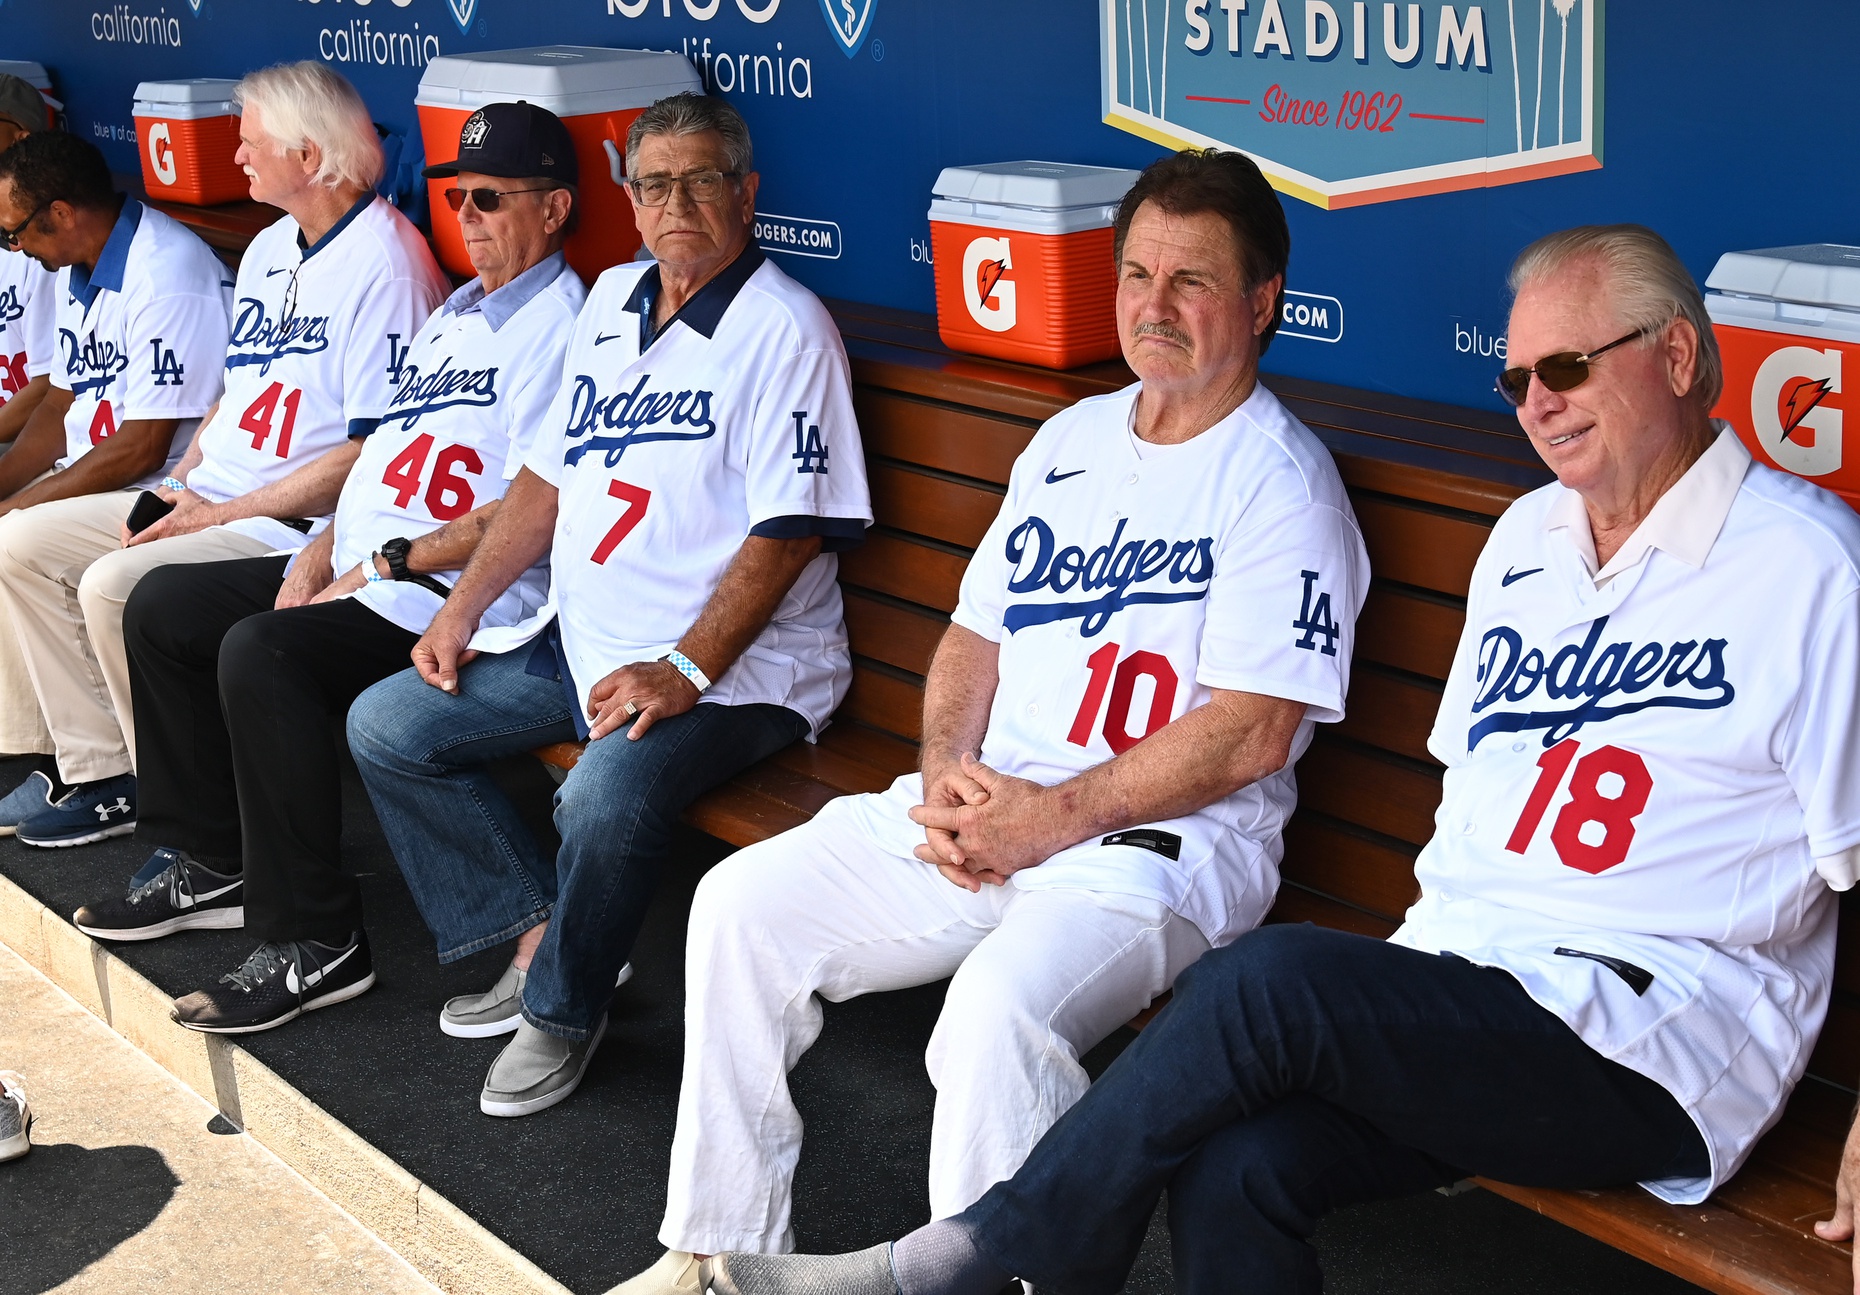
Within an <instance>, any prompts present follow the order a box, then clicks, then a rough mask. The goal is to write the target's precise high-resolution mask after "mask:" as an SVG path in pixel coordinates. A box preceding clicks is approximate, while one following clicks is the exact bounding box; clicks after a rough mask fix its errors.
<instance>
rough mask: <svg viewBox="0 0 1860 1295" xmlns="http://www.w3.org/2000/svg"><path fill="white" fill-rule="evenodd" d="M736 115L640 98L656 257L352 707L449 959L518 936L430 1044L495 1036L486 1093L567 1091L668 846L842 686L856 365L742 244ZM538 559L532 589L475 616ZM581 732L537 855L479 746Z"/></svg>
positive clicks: (801, 299) (619, 275) (514, 1106)
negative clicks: (381, 674)
mask: <svg viewBox="0 0 1860 1295" xmlns="http://www.w3.org/2000/svg"><path fill="white" fill-rule="evenodd" d="M751 167H752V158H751V154H750V141H749V132H748V129H747V127H746V126H745V125H744V124H743V120H742V118H741V117H740V116H738V115H737V113H736V111H735V110H734V109H732V108H730V107H729V106H728V105H727V104H725V103H724V102H723V101H721V100H718V99H712V98H708V97H706V96H702V95H689V94H687V95H677V96H674V97H672V98H670V99H665V100H661V101H660V102H659V103H657V104H654V105H653V106H652V107H651V108H648V109H647V110H646V111H645V112H644V113H643V114H641V115H640V117H639V118H638V119H637V120H636V121H635V123H634V125H633V127H632V129H631V131H630V132H629V133H628V137H627V175H628V176H630V177H631V179H630V180H629V181H628V191H629V193H630V194H631V196H632V199H633V205H634V211H635V216H636V219H637V221H638V225H639V230H640V234H641V236H642V237H643V238H644V239H645V242H646V246H647V247H648V248H649V249H650V250H651V251H652V253H653V255H654V256H655V257H656V258H657V260H656V262H654V263H652V264H651V265H645V264H633V265H626V266H620V267H618V268H616V269H613V270H609V271H608V272H607V273H606V274H604V275H602V276H601V279H600V281H599V282H598V283H597V284H596V285H595V287H594V290H593V292H592V293H590V294H589V297H588V301H587V305H586V306H585V307H584V308H583V310H582V312H581V316H580V319H579V321H578V322H577V324H576V328H575V333H574V336H573V338H572V339H571V340H570V342H569V347H568V354H567V357H566V359H565V361H564V364H563V381H562V386H561V390H560V392H559V393H558V395H557V397H556V401H555V403H554V405H553V406H551V408H550V410H549V412H548V414H547V415H545V416H544V419H543V423H542V425H541V427H540V428H539V429H538V430H537V433H536V439H535V442H534V448H533V449H532V451H531V453H530V455H529V457H528V458H527V459H526V461H525V466H524V468H523V469H522V471H520V472H519V473H518V475H517V477H516V479H515V481H513V482H512V483H511V487H510V492H509V494H508V496H507V503H506V504H505V506H504V508H503V509H502V510H501V511H500V512H499V514H498V517H497V519H496V520H495V521H494V522H493V524H492V526H491V528H490V530H489V531H488V532H487V534H486V535H485V537H484V540H483V542H482V545H481V546H480V548H479V549H478V551H477V553H476V554H475V556H474V557H473V559H472V561H471V564H470V565H469V566H468V567H467V568H466V570H465V572H464V574H463V575H462V576H461V577H460V579H459V582H458V585H457V587H456V588H455V589H454V590H453V592H452V595H451V597H450V598H449V599H448V601H447V603H446V606H445V608H444V609H443V610H442V611H440V612H439V614H438V615H437V616H436V617H435V618H434V619H433V622H432V626H431V628H429V629H428V630H427V632H426V635H425V637H423V638H422V639H421V640H420V642H419V643H418V644H417V645H416V646H415V648H414V651H413V658H414V663H415V667H416V668H415V669H414V670H410V671H406V672H403V673H402V674H400V675H396V676H394V677H393V678H390V679H386V680H383V681H382V682H381V683H379V684H377V685H376V686H375V687H373V688H371V689H370V690H369V691H367V692H366V693H364V694H362V695H361V697H359V698H358V699H357V700H356V702H355V704H354V706H353V707H352V709H351V710H350V712H349V744H350V748H351V749H352V750H353V751H354V753H355V759H356V763H357V764H358V765H359V766H360V768H361V772H362V778H363V780H364V781H365V782H366V783H367V785H368V791H369V795H370V796H371V797H372V798H373V799H374V803H375V808H376V810H377V812H378V813H379V815H380V819H381V824H382V827H383V829H384V830H385V832H386V834H387V838H388V842H389V844H390V845H391V846H392V847H393V850H394V855H395V857H396V858H397V859H398V860H399V861H400V866H401V871H402V872H403V873H404V874H405V876H406V878H407V882H408V884H409V885H410V886H411V887H412V889H413V893H414V897H415V899H416V900H417V901H418V902H419V905H420V911H421V913H422V914H423V915H424V916H425V918H426V921H427V924H428V925H429V926H430V927H431V928H432V930H433V933H434V935H435V937H436V938H437V941H438V945H439V956H440V958H441V960H443V961H452V960H455V959H458V958H462V957H465V956H466V955H468V954H471V953H474V952H477V951H478V950H480V949H484V948H489V947H490V946H492V945H496V944H502V943H505V942H507V941H510V940H512V939H515V940H516V941H517V949H516V955H515V957H514V958H513V959H512V961H511V964H510V966H509V968H508V969H507V970H506V971H505V972H504V974H503V975H502V976H500V977H499V979H498V981H497V983H496V984H495V985H494V986H493V987H492V988H491V989H490V990H489V991H488V992H487V993H485V994H482V995H478V996H475V997H472V998H466V999H455V1000H453V1001H452V1002H451V1003H449V1004H447V1006H446V1008H445V1010H444V1012H443V1013H442V1014H441V1022H440V1023H441V1027H442V1028H443V1029H444V1030H445V1031H446V1032H447V1033H449V1034H454V1035H467V1036H483V1035H490V1034H497V1033H503V1032H506V1031H511V1030H514V1031H515V1033H516V1037H515V1038H514V1039H513V1040H512V1041H511V1043H510V1045H509V1046H508V1047H507V1048H506V1049H505V1050H504V1052H503V1053H502V1055H500V1056H499V1057H498V1059H497V1061H496V1062H495V1063H494V1064H493V1065H492V1067H491V1072H490V1074H489V1076H488V1077H487V1078H486V1080H485V1085H484V1091H483V1094H482V1095H481V1097H480V1099H479V1107H480V1109H481V1110H483V1111H484V1112H485V1113H486V1114H487V1115H502V1116H516V1115H528V1114H530V1113H532V1112H534V1111H539V1110H542V1109H544V1108H545V1107H549V1106H553V1105H554V1104H555V1103H557V1102H560V1101H562V1100H563V1099H564V1098H566V1097H567V1096H568V1095H569V1094H570V1093H572V1092H573V1091H574V1090H575V1087H576V1085H577V1084H579V1083H580V1081H581V1076H582V1074H583V1073H584V1072H585V1070H586V1068H587V1064H588V1061H589V1060H590V1058H592V1056H593V1054H594V1050H595V1049H596V1048H597V1047H598V1046H599V1044H600V1041H601V1036H602V1033H603V1032H604V1030H605V1029H606V1019H607V1004H608V1000H609V999H610V998H611V997H612V994H613V990H614V985H615V982H616V979H617V978H618V976H619V973H620V971H621V969H622V968H623V967H624V966H625V965H626V959H627V954H628V952H629V950H630V949H631V947H632V943H633V940H634V937H635V936H636V935H637V934H638V931H639V927H640V924H641V922H642V921H643V920H644V918H645V912H646V907H647V904H648V903H649V902H650V900H651V898H652V894H653V891H654V889H655V887H656V885H657V882H658V875H659V869H660V865H661V863H662V861H663V859H664V855H665V851H666V847H667V844H668V840H669V835H670V832H671V830H672V828H673V827H674V825H675V824H676V823H677V821H678V817H679V815H680V814H681V813H682V812H683V810H684V808H685V807H686V806H687V805H688V804H690V803H691V801H692V800H693V799H695V798H696V797H697V796H698V795H699V794H700V793H702V792H703V791H704V790H705V789H707V788H709V787H711V786H714V785H715V784H717V783H719V782H721V781H723V780H724V779H725V778H728V777H729V776H730V775H731V774H733V773H735V772H736V771H737V770H739V769H742V768H744V767H746V766H748V765H750V764H753V763H754V762H755V761H757V760H760V759H762V758H763V757H764V756H767V755H769V754H772V753H773V752H775V751H777V750H779V749H780V748H782V747H784V746H787V745H788V744H789V743H791V742H793V741H795V740H796V739H798V738H802V737H811V736H812V735H813V734H814V733H816V732H818V731H819V729H820V727H821V726H822V725H823V724H824V723H825V722H826V720H827V717H828V716H829V715H830V714H831V713H832V712H833V709H834V707H836V706H837V705H838V704H839V701H840V699H841V697H843V696H844V695H845V691H846V686H847V684H848V682H849V681H850V678H851V658H850V656H849V655H848V652H847V647H846V634H845V629H844V626H843V624H842V621H841V609H840V597H839V587H838V585H837V584H836V583H835V576H836V573H837V563H836V559H835V558H834V557H832V556H831V554H832V553H833V552H834V551H835V550H837V549H841V548H845V547H849V546H850V545H851V544H853V543H856V542H857V541H858V540H859V538H860V537H861V536H863V534H864V530H865V527H866V525H867V524H868V523H869V522H870V520H871V515H872V514H871V504H870V501H869V499H868V497H867V493H866V483H865V471H864V462H865V460H864V455H863V452H862V450H861V447H860V443H859V434H858V427H857V424H856V423H855V421H854V417H853V409H852V390H851V383H850V373H849V370H848V367H847V362H846V353H845V350H844V348H843V346H842V345H841V342H840V337H839V332H838V330H837V329H836V328H835V326H834V324H833V321H832V319H831V317H830V316H828V314H827V312H826V310H825V308H824V307H822V306H821V304H820V302H819V301H818V300H817V299H816V298H815V297H814V296H813V294H811V293H809V292H808V291H807V290H806V289H805V288H802V287H801V286H799V285H798V284H796V283H795V282H794V281H793V280H791V279H789V278H788V277H787V276H786V275H784V274H783V273H782V272H781V271H780V270H778V269H776V267H775V266H774V265H773V264H771V263H769V262H767V261H765V260H764V259H763V257H762V254H761V252H760V251H758V250H757V249H756V248H755V246H754V245H753V244H752V243H751V241H750V231H751V229H752V227H753V225H754V221H755V195H756V184H757V177H756V174H755V172H754V171H753V170H752V169H751ZM544 556H547V557H548V559H549V561H550V565H551V572H552V577H551V578H552V584H551V591H550V603H549V605H548V606H547V607H545V608H544V610H543V612H542V613H541V614H540V615H538V616H537V617H535V618H533V619H531V620H529V621H526V622H524V623H523V624H521V625H517V626H512V627H496V628H483V627H481V626H480V624H479V615H480V612H481V610H482V609H483V608H484V607H486V606H488V605H490V603H491V602H492V600H493V599H494V598H496V597H497V596H498V594H499V593H500V592H501V591H502V590H503V589H504V588H505V587H506V586H507V585H508V584H509V583H510V582H511V581H512V580H514V579H516V578H517V577H518V576H520V575H521V574H522V572H523V571H524V570H526V569H527V568H528V567H530V565H531V564H532V563H534V562H536V561H537V560H539V559H540V558H543V557H544ZM576 737H583V738H586V739H587V740H588V745H587V748H586V750H585V752H584V753H583V754H582V756H581V758H580V761H579V763H577V764H576V765H575V767H574V768H573V769H572V770H571V771H570V772H569V775H568V778H567V780H566V781H565V782H564V783H563V784H562V787H561V790H560V792H559V793H558V794H557V797H556V813H555V822H556V827H557V829H558V831H559V832H560V834H561V837H562V845H561V849H560V850H559V851H558V852H557V853H556V854H555V855H554V856H553V857H551V856H550V855H548V854H546V853H545V852H544V851H543V850H542V849H541V848H540V847H539V846H538V845H537V843H536V841H535V839H534V838H533V837H532V836H531V834H530V833H529V832H528V830H527V829H526V828H525V827H524V825H523V823H522V820H521V819H520V817H519V816H518V814H517V811H516V809H515V807H514V806H512V805H511V804H510V802H509V801H508V800H507V799H506V798H505V797H504V795H503V794H502V793H501V792H500V791H499V790H498V789H497V787H496V786H495V784H494V783H493V781H492V779H491V777H490V775H489V773H488V772H487V771H486V769H485V764H486V762H487V761H489V760H492V759H495V758H496V757H499V756H503V755H509V754H512V753H514V752H522V751H527V750H530V749H533V748H535V747H538V746H542V745H545V744H548V743H553V742H566V741H571V740H573V739H575V738H576Z"/></svg>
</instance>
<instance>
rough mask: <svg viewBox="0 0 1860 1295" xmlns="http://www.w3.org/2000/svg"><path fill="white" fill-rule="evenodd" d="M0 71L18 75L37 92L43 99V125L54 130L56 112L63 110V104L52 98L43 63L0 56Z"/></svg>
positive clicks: (48, 77) (49, 78) (48, 78)
mask: <svg viewBox="0 0 1860 1295" xmlns="http://www.w3.org/2000/svg"><path fill="white" fill-rule="evenodd" d="M0 72H4V73H5V74H6V75H8V76H16V77H18V78H19V79H20V80H22V81H24V82H25V83H26V84H27V85H29V86H31V87H32V88H33V89H34V90H37V91H38V92H39V97H40V98H41V99H43V100H45V125H46V127H47V128H48V129H52V130H56V129H57V128H58V114H59V113H60V112H61V111H63V109H64V105H63V104H62V103H60V102H58V100H56V99H54V98H52V78H51V77H50V76H49V75H47V73H46V71H45V65H44V64H43V63H34V62H32V61H30V60H29V59H15V58H0ZM21 124H22V125H24V124H26V123H21Z"/></svg>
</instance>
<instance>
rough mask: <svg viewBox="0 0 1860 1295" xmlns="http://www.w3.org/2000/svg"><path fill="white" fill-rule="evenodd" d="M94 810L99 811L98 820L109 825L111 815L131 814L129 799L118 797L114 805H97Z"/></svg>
mask: <svg viewBox="0 0 1860 1295" xmlns="http://www.w3.org/2000/svg"><path fill="white" fill-rule="evenodd" d="M94 808H95V809H96V811H97V820H98V821H99V822H102V823H107V822H109V821H110V815H112V814H119V813H120V814H127V813H128V812H129V800H128V798H127V797H124V796H118V797H117V798H116V803H115V804H114V805H97V806H95V807H94Z"/></svg>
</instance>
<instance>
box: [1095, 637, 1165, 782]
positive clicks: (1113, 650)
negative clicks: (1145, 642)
mask: <svg viewBox="0 0 1860 1295" xmlns="http://www.w3.org/2000/svg"><path fill="white" fill-rule="evenodd" d="M1118 650H1119V649H1118V645H1117V644H1115V643H1106V644H1105V645H1104V646H1103V647H1101V648H1099V649H1098V650H1097V651H1096V652H1094V653H1092V654H1091V655H1090V656H1088V657H1086V658H1085V664H1086V665H1087V666H1088V667H1090V669H1091V679H1090V680H1089V681H1088V682H1087V683H1086V685H1085V697H1084V699H1083V700H1082V701H1080V702H1079V713H1078V715H1077V716H1076V717H1074V719H1073V721H1072V730H1071V732H1069V733H1067V734H1066V741H1068V742H1070V743H1072V745H1074V746H1089V745H1091V727H1092V724H1093V723H1094V722H1095V721H1096V720H1097V718H1098V708H1099V707H1100V706H1104V727H1103V729H1102V730H1101V731H1102V732H1103V733H1104V740H1105V741H1106V742H1109V743H1110V744H1111V752H1112V754H1114V755H1122V754H1123V753H1124V752H1126V751H1128V750H1129V749H1130V748H1131V747H1133V746H1135V745H1136V744H1137V743H1139V742H1141V741H1142V740H1143V739H1144V738H1146V737H1148V736H1149V735H1150V734H1152V733H1154V732H1155V731H1156V730H1157V729H1159V728H1161V727H1162V726H1163V725H1164V724H1167V723H1168V722H1169V714H1170V712H1171V711H1173V710H1174V709H1175V690H1176V688H1177V686H1178V685H1179V684H1180V682H1181V681H1180V680H1179V679H1178V678H1177V677H1176V673H1175V667H1174V666H1172V665H1170V664H1169V658H1168V657H1166V656H1163V655H1162V654H1161V653H1159V652H1147V651H1145V652H1132V653H1131V654H1130V655H1129V656H1127V657H1125V658H1124V660H1123V662H1122V664H1119V663H1118V660H1117V653H1118ZM1145 675H1148V676H1149V677H1150V680H1151V682H1152V683H1154V685H1155V691H1154V692H1152V693H1151V694H1150V714H1149V719H1148V720H1147V721H1146V722H1145V724H1144V725H1143V731H1142V732H1141V733H1132V732H1131V731H1130V707H1131V702H1132V701H1133V700H1135V697H1136V691H1137V680H1139V679H1141V678H1143V676H1145ZM1107 688H1108V689H1109V690H1110V693H1111V704H1110V705H1109V706H1105V705H1104V694H1105V690H1106V689H1107Z"/></svg>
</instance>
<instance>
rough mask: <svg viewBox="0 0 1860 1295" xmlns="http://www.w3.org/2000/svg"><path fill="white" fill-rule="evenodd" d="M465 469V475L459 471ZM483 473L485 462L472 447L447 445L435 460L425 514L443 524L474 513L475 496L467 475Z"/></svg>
mask: <svg viewBox="0 0 1860 1295" xmlns="http://www.w3.org/2000/svg"><path fill="white" fill-rule="evenodd" d="M460 468H463V469H464V470H465V471H464V473H460V472H459V471H458V469H460ZM483 471H484V460H483V459H482V458H480V457H479V455H478V451H476V450H474V449H472V447H471V446H469V445H448V446H446V448H445V449H443V450H441V451H439V453H438V455H437V456H435V457H434V459H433V480H432V484H430V485H428V486H427V487H426V511H427V512H429V513H431V514H432V515H433V516H434V517H437V518H438V519H439V520H440V521H442V522H449V521H452V520H453V519H454V518H458V517H463V516H464V515H465V514H466V513H469V512H470V511H471V510H472V505H473V503H474V502H475V496H473V494H472V489H471V482H469V481H467V480H466V479H465V477H466V475H470V476H477V475H478V474H479V473H480V472H483Z"/></svg>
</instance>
